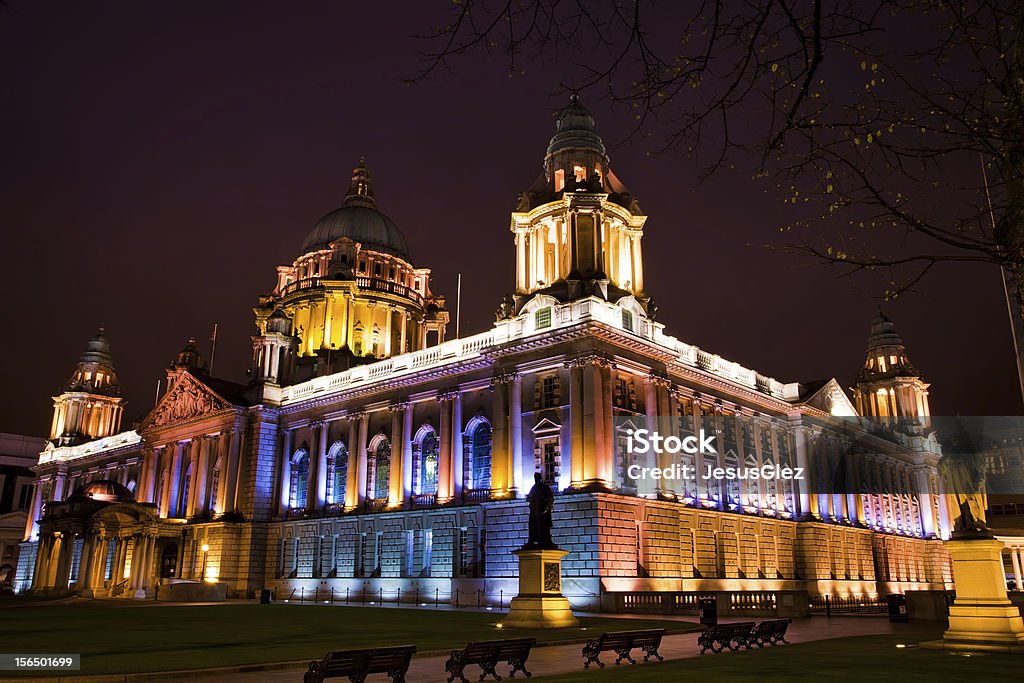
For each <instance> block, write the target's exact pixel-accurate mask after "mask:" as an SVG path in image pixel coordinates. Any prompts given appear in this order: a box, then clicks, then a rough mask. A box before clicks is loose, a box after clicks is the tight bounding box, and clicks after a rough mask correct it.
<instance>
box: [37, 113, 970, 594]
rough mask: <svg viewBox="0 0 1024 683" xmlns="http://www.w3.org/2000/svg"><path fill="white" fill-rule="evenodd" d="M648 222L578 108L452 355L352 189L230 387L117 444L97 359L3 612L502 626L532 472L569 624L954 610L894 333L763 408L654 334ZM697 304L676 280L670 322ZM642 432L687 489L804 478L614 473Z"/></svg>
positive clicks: (929, 448) (58, 403) (58, 425)
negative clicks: (433, 603)
mask: <svg viewBox="0 0 1024 683" xmlns="http://www.w3.org/2000/svg"><path fill="white" fill-rule="evenodd" d="M673 219H674V220H685V216H684V215H680V216H677V217H674V218H673ZM646 223H647V216H646V215H645V214H644V213H643V211H642V210H641V208H640V205H639V203H638V202H637V199H636V196H635V195H634V194H633V193H632V192H631V191H630V190H629V189H628V188H627V187H626V186H625V185H624V184H623V183H622V182H621V181H620V180H619V179H618V177H617V176H616V175H615V174H614V173H613V172H612V170H611V168H610V167H609V162H608V156H607V153H606V150H605V147H604V144H603V142H602V140H601V138H600V137H599V136H598V134H597V132H596V130H595V124H594V120H593V118H592V117H591V115H590V113H589V112H588V111H587V110H586V109H585V108H584V107H583V106H582V105H581V104H580V103H579V102H578V101H577V100H576V99H575V98H574V99H573V101H572V102H571V103H570V104H569V106H568V107H567V108H566V109H565V110H564V111H563V112H562V113H561V116H560V117H559V118H558V122H557V130H556V133H555V135H554V137H552V138H551V140H550V143H549V145H548V148H547V153H546V155H545V157H544V163H543V172H542V173H541V174H540V176H539V177H538V178H537V180H536V182H535V183H534V184H533V185H532V186H531V187H530V188H529V190H528V191H526V192H524V193H523V194H522V195H521V197H520V199H519V204H518V206H517V208H516V210H515V211H514V212H513V213H512V215H511V224H510V227H511V232H512V239H511V240H510V245H509V246H510V249H509V254H508V257H510V258H513V257H514V258H515V263H516V279H515V283H514V291H513V292H512V293H511V294H509V295H508V296H507V297H505V299H504V301H502V302H501V305H500V306H499V308H498V312H497V316H496V318H497V320H496V322H495V324H494V325H493V327H491V328H490V329H487V330H484V331H481V332H480V333H478V334H474V335H472V336H469V337H465V338H461V339H446V327H447V323H448V313H447V311H446V307H445V300H444V298H443V297H441V296H439V295H436V294H434V293H433V292H432V291H431V289H430V270H429V269H427V268H423V267H421V266H418V265H414V263H413V261H412V257H411V255H410V254H409V252H408V248H407V246H406V243H405V239H404V237H403V235H402V233H401V231H400V230H399V229H398V227H397V226H396V225H395V224H394V222H393V221H391V220H390V219H389V218H388V217H387V216H386V215H384V214H383V213H382V212H381V211H380V210H379V209H378V207H377V202H376V198H375V193H374V187H373V184H372V180H371V178H370V173H369V171H368V170H367V168H366V166H365V165H364V164H362V163H360V164H359V166H357V167H356V169H355V170H354V171H353V175H352V180H351V185H350V187H349V191H348V194H347V196H346V198H345V200H344V202H343V204H342V206H341V207H340V208H338V209H337V210H335V211H332V212H331V213H329V214H327V216H325V217H324V218H323V219H321V221H320V222H318V223H317V224H316V225H315V226H314V228H313V229H312V230H311V231H310V233H309V235H308V236H307V238H306V240H305V242H304V244H303V246H302V249H301V250H300V252H299V255H298V257H297V258H296V259H294V260H293V261H291V262H290V263H289V264H286V265H281V266H278V268H277V271H276V276H275V278H274V280H273V290H272V291H271V292H269V293H267V294H264V295H262V296H260V297H259V300H258V305H257V306H256V307H255V309H254V312H255V317H256V334H255V336H254V337H253V354H252V368H251V381H250V382H249V383H248V384H239V383H235V382H230V381H227V380H223V379H219V378H215V377H212V376H211V375H210V374H209V372H208V371H207V368H206V365H205V362H204V360H203V358H202V355H201V353H200V352H199V350H198V348H197V347H196V345H195V342H194V340H191V341H190V342H189V343H188V345H187V346H186V347H185V348H184V349H183V350H182V351H181V353H179V354H178V356H177V358H175V359H174V361H173V363H172V364H171V366H170V367H169V368H168V370H167V379H168V383H167V390H166V393H165V394H164V395H163V396H162V397H161V398H160V400H159V402H158V404H157V405H156V406H155V407H154V408H153V410H152V411H151V412H150V413H149V414H148V415H147V416H146V417H145V418H144V419H143V421H142V422H141V424H140V425H139V426H138V428H137V430H135V431H120V416H121V411H122V405H121V398H120V390H119V387H118V384H117V377H116V373H115V372H114V367H113V360H112V357H111V354H110V346H109V343H108V341H107V338H106V336H105V335H104V334H103V333H102V332H101V334H99V335H97V336H96V337H95V338H94V339H93V340H92V341H91V342H90V343H89V348H88V350H87V352H86V354H85V355H83V356H82V359H81V361H80V362H79V365H78V367H77V368H76V370H75V372H74V374H73V376H72V379H71V380H70V381H69V383H68V385H67V386H66V387H65V389H64V392H63V393H62V394H61V395H60V396H59V397H57V399H56V400H55V414H54V422H53V429H52V433H51V435H50V443H49V444H48V445H47V446H46V448H45V449H44V450H43V451H42V454H41V455H40V458H39V464H38V466H37V467H36V471H37V472H38V487H37V493H36V497H35V499H34V503H33V506H32V510H31V515H30V519H29V520H28V524H27V526H26V538H27V541H26V543H25V544H24V546H23V548H24V553H23V559H22V562H21V563H20V565H19V569H18V584H19V588H21V589H27V588H30V587H31V588H32V589H33V590H51V589H66V588H68V587H71V588H73V589H75V590H78V591H81V592H82V593H84V594H92V595H103V596H132V597H146V596H152V595H153V594H154V592H155V591H156V590H157V588H158V586H159V585H161V584H166V583H169V582H171V581H181V580H190V581H202V580H206V581H211V582H213V581H216V582H225V583H227V584H228V587H229V589H230V591H231V592H232V593H233V594H236V595H246V594H251V592H252V591H253V590H255V589H258V588H263V587H271V588H275V589H277V593H278V596H280V597H288V596H289V595H292V594H294V595H296V596H299V595H306V594H309V593H313V592H315V593H316V594H317V595H326V594H335V595H343V594H346V593H349V592H352V593H354V594H362V593H365V592H367V591H369V592H370V593H372V594H379V595H381V596H385V595H386V596H388V597H389V599H395V598H397V597H398V596H399V595H400V596H401V597H402V599H403V600H407V601H412V600H415V599H416V597H415V596H420V595H423V596H427V595H429V596H432V597H433V598H434V599H439V600H452V601H453V602H455V601H457V600H458V597H457V596H458V595H459V593H456V591H463V592H464V593H465V594H467V595H482V596H483V599H486V600H496V599H498V597H499V596H500V595H503V596H506V597H507V596H509V595H511V594H513V593H514V591H515V586H516V572H517V564H516V560H515V557H514V556H513V555H512V551H513V550H514V549H516V548H518V547H519V546H520V545H522V544H523V542H524V541H525V537H526V502H525V500H524V496H525V494H526V493H527V491H528V489H529V487H530V484H531V483H532V481H533V477H534V473H540V474H541V475H542V477H543V479H544V480H545V481H546V482H548V483H549V484H550V485H552V487H553V488H555V489H556V490H557V492H558V495H556V503H555V508H554V518H555V529H554V539H555V542H556V543H558V544H559V545H560V546H561V547H563V548H565V549H566V550H568V551H569V555H568V557H567V558H566V559H565V561H564V563H563V568H564V571H565V575H566V576H565V593H566V594H567V596H568V597H569V598H570V599H571V600H572V602H573V604H574V605H575V606H577V607H591V608H593V607H596V606H598V605H599V604H609V602H608V601H619V602H620V603H621V604H623V605H639V604H641V603H642V602H643V599H644V596H647V595H649V594H651V593H655V592H665V591H670V592H683V593H686V592H694V591H709V590H717V591H731V592H733V593H743V592H751V591H755V592H756V591H779V590H805V591H808V592H809V593H811V594H832V595H850V596H867V595H871V596H873V595H877V594H878V593H889V592H899V591H902V590H905V589H909V588H940V589H941V588H946V587H948V586H949V585H950V583H951V577H950V568H949V561H948V556H947V555H946V553H945V552H944V550H943V548H942V544H941V542H940V540H939V539H940V538H943V537H946V536H948V533H949V521H948V517H947V515H946V514H945V507H944V506H943V505H942V504H941V500H940V499H941V496H940V487H939V484H938V478H937V469H936V463H937V461H938V458H939V455H940V451H939V448H938V444H937V442H936V440H935V437H934V435H933V434H932V433H931V431H930V429H929V428H928V416H929V409H928V391H927V390H928V386H927V385H926V384H925V383H924V382H923V381H922V379H921V376H920V373H918V372H917V371H916V370H915V369H914V368H913V366H911V365H910V363H909V361H908V360H907V354H906V349H905V348H904V346H903V342H902V341H901V340H900V339H899V337H898V336H896V334H895V330H894V328H893V325H892V323H891V322H890V321H889V320H887V319H886V318H884V317H881V316H880V317H879V319H878V320H876V321H875V322H874V324H873V325H872V330H871V336H870V341H869V344H868V354H867V359H866V361H865V365H864V369H863V371H862V373H861V375H860V377H859V378H858V384H857V386H856V388H855V391H854V395H855V401H856V404H855V403H854V402H852V401H851V400H850V398H849V397H848V396H847V394H846V392H845V391H844V390H843V388H842V387H841V385H840V384H839V383H838V382H837V381H836V380H834V379H832V380H828V381H824V382H817V383H813V384H799V383H796V382H793V383H788V384H784V383H782V382H779V381H777V380H775V379H773V378H771V377H768V376H766V375H763V374H761V373H758V372H755V371H754V370H750V369H748V368H745V367H743V366H741V365H739V364H738V363H735V362H733V361H729V360H726V359H725V358H722V357H721V356H718V355H715V354H713V353H709V352H707V351H704V350H702V349H699V348H697V347H695V346H692V345H690V344H687V343H685V342H683V341H681V340H679V339H677V338H676V337H673V336H670V335H669V334H668V333H667V332H666V330H665V329H664V325H663V324H661V323H660V322H658V321H657V319H656V317H655V313H656V306H655V305H654V302H653V301H652V299H651V297H650V296H649V294H648V292H647V289H646V285H645V278H644V258H643V246H642V245H643V237H644V235H645V234H646V230H647V228H646ZM483 229H487V228H486V227H483V226H466V230H467V231H471V230H483ZM663 229H668V228H663ZM467 248H468V247H466V246H464V245H461V244H454V243H453V244H452V245H451V249H452V250H453V251H454V250H464V249H467ZM466 255H467V256H469V255H470V254H466ZM472 256H474V257H476V258H493V257H494V256H492V255H490V254H472ZM497 257H499V258H500V257H501V255H498V256H497ZM704 257H705V258H710V257H711V256H710V255H704ZM723 267H724V268H727V264H723ZM714 292H715V283H714V282H707V283H696V286H695V283H690V282H687V283H685V287H680V289H679V291H677V292H666V293H665V297H664V298H665V300H667V301H668V302H669V305H672V306H686V305H687V297H690V296H696V295H704V296H714ZM758 294H760V292H752V293H751V295H752V298H751V301H752V302H753V301H754V300H755V297H756V296H757V295H758ZM753 305H760V304H753ZM737 314H739V312H738V311H737V310H736V309H735V307H730V309H729V315H737ZM756 333H757V332H756V331H754V330H751V334H756ZM805 343H808V344H811V343H814V342H813V340H807V341H806V342H805ZM793 352H794V353H796V352H797V349H796V348H794V351H793ZM857 416H868V417H874V418H878V419H879V420H881V424H883V425H888V426H889V427H891V429H890V428H889V427H886V429H885V430H879V429H875V428H871V429H869V428H868V427H867V426H865V425H862V424H861V423H860V422H858V421H857V419H856V418H857ZM876 426H877V425H876ZM641 428H646V429H654V430H657V431H659V432H660V433H662V434H666V435H672V436H674V437H679V438H685V437H696V436H697V435H698V434H699V433H700V432H701V430H702V429H703V430H704V431H705V432H706V434H707V435H709V436H712V437H713V438H714V443H715V444H716V447H715V448H714V449H713V450H711V451H708V452H703V453H694V454H686V455H685V456H683V458H682V459H681V460H680V462H681V463H682V464H686V465H689V466H691V467H694V468H695V469H696V470H697V471H698V472H704V471H705V469H706V468H708V467H711V468H722V469H724V468H747V467H749V468H761V467H762V466H767V465H771V466H774V467H776V468H781V469H785V468H789V469H793V470H797V469H799V470H803V471H805V472H806V477H805V478H804V479H802V480H792V479H767V480H765V479H760V480H752V479H733V480H729V481H719V480H711V481H705V480H701V479H696V480H689V479H686V480H680V479H652V478H646V479H645V478H643V477H642V476H640V473H642V472H643V471H645V469H644V468H646V469H647V470H650V469H651V468H653V467H659V468H663V467H665V466H668V465H670V464H672V462H673V460H672V459H671V458H669V457H666V456H662V455H659V456H657V457H654V456H642V457H641V456H639V455H637V454H636V453H632V452H630V450H629V443H630V438H631V430H634V431H635V430H637V429H641ZM747 597H750V596H747ZM762 599H763V598H758V600H762ZM631 601H632V602H631Z"/></svg>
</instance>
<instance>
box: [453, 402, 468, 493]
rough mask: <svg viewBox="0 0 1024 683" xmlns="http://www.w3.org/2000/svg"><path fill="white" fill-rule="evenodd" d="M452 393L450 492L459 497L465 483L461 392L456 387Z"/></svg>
mask: <svg viewBox="0 0 1024 683" xmlns="http://www.w3.org/2000/svg"><path fill="white" fill-rule="evenodd" d="M452 394H453V397H452V480H453V481H454V487H453V488H452V493H453V495H454V496H455V498H459V499H461V498H462V490H463V488H465V483H466V477H465V464H466V457H465V452H464V449H463V447H462V429H463V427H462V392H461V391H460V390H459V389H458V388H456V389H455V390H454V391H453V392H452Z"/></svg>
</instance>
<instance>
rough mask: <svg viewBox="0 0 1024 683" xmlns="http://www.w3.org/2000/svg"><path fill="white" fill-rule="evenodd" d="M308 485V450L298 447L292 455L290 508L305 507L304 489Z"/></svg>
mask: <svg viewBox="0 0 1024 683" xmlns="http://www.w3.org/2000/svg"><path fill="white" fill-rule="evenodd" d="M308 486H309V451H307V450H306V449H305V448H300V449H299V450H297V451H296V452H295V455H293V456H292V490H291V496H289V500H290V501H291V506H290V507H292V508H299V509H301V508H304V507H306V490H307V488H308Z"/></svg>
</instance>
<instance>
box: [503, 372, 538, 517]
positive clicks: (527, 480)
mask: <svg viewBox="0 0 1024 683" xmlns="http://www.w3.org/2000/svg"><path fill="white" fill-rule="evenodd" d="M510 388H511V393H510V395H509V405H508V423H509V440H510V441H511V445H512V489H513V493H512V495H513V497H515V496H516V495H517V493H523V494H524V495H525V493H526V492H527V491H529V490H530V487H531V486H532V485H533V474H532V473H529V474H527V473H526V472H523V376H522V375H521V374H520V373H518V372H517V373H515V374H514V376H513V378H512V385H511V387H510Z"/></svg>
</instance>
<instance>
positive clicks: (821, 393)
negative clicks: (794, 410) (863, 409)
mask: <svg viewBox="0 0 1024 683" xmlns="http://www.w3.org/2000/svg"><path fill="white" fill-rule="evenodd" d="M806 403H807V404H808V405H811V406H814V407H815V408H818V409H820V410H824V411H825V412H827V413H830V414H832V415H835V416H836V417H855V416H856V415H857V409H856V408H855V407H854V405H853V403H852V402H851V401H850V398H849V397H848V396H847V395H846V392H845V391H843V387H842V386H840V384H839V382H837V381H836V380H835V378H833V379H831V380H829V381H828V382H826V383H825V386H823V387H821V388H820V389H818V391H816V392H814V395H813V396H810V397H809V398H808V399H807V401H806Z"/></svg>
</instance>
